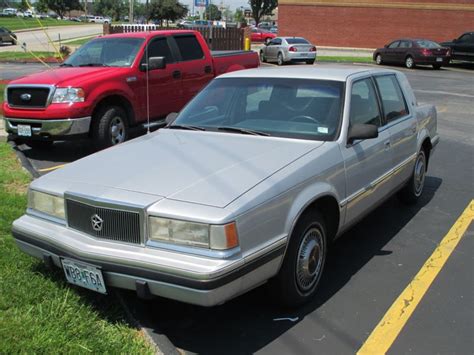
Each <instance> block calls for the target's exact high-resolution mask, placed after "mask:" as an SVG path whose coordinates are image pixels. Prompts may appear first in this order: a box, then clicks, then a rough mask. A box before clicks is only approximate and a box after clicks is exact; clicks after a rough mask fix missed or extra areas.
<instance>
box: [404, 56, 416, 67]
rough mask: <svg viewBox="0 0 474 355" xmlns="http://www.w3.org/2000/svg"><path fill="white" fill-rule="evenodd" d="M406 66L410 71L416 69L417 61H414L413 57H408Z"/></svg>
mask: <svg viewBox="0 0 474 355" xmlns="http://www.w3.org/2000/svg"><path fill="white" fill-rule="evenodd" d="M405 66H406V67H407V68H408V69H413V68H415V66H416V65H415V60H414V59H413V57H411V56H408V57H406V58H405Z"/></svg>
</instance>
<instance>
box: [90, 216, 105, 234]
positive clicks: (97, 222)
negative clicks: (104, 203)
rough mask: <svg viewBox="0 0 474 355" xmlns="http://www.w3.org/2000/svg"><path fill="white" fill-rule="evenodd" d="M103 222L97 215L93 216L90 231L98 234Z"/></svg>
mask: <svg viewBox="0 0 474 355" xmlns="http://www.w3.org/2000/svg"><path fill="white" fill-rule="evenodd" d="M103 222H104V220H103V219H102V218H100V216H99V215H98V214H95V215H93V216H92V217H91V223H92V229H93V230H95V231H97V232H100V231H101V230H102V223H103Z"/></svg>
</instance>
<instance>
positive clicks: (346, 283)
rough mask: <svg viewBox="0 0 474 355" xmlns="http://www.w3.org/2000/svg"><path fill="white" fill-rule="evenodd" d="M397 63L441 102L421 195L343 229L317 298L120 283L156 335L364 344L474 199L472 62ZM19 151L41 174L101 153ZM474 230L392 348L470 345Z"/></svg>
mask: <svg viewBox="0 0 474 355" xmlns="http://www.w3.org/2000/svg"><path fill="white" fill-rule="evenodd" d="M320 65H325V64H320ZM397 69H400V70H402V71H404V72H405V73H406V74H407V76H408V79H409V81H410V83H411V84H412V86H413V88H414V90H415V93H416V95H417V98H418V101H419V102H427V103H434V104H436V105H437V108H438V113H439V114H438V131H439V133H440V135H441V142H440V144H439V145H438V147H437V150H436V152H435V154H434V155H433V157H432V160H430V166H429V171H428V176H427V179H426V191H425V194H424V195H423V197H422V199H421V201H420V203H419V204H418V205H416V206H413V207H406V206H405V205H403V204H401V203H400V202H399V201H398V200H397V199H396V198H392V199H390V200H388V201H387V202H386V203H384V204H383V205H382V206H380V207H379V208H377V210H376V211H374V212H373V213H372V214H370V215H369V216H368V217H366V218H365V219H364V220H363V221H361V223H360V224H358V225H357V226H356V227H354V228H353V229H352V230H350V231H349V232H347V233H346V234H345V235H344V236H342V237H341V238H340V239H339V240H338V241H337V242H336V243H335V244H334V245H333V246H332V249H331V251H330V254H329V257H328V264H327V269H326V271H325V274H324V276H323V278H322V280H321V285H320V290H319V293H318V295H317V297H316V298H315V299H314V301H312V302H311V303H309V304H308V305H306V306H305V307H303V308H301V309H299V310H293V311H291V310H285V309H281V308H279V307H278V306H276V305H274V304H273V303H272V299H273V295H272V294H270V293H269V291H268V289H267V288H266V287H265V286H263V287H259V288H257V289H256V290H254V291H252V292H250V293H248V294H246V295H243V296H241V297H238V298H236V299H234V300H232V301H230V302H228V303H226V304H224V305H222V306H218V307H214V308H202V307H197V306H191V305H187V304H182V303H179V302H174V301H170V300H166V299H155V300H152V301H143V300H140V299H138V298H137V297H136V296H135V294H134V293H132V292H122V294H123V295H124V297H125V299H126V301H127V304H128V305H129V307H130V308H131V310H132V312H133V314H134V315H135V317H136V318H137V319H138V320H139V322H140V323H141V324H142V325H143V326H144V327H145V329H146V330H147V331H148V332H149V334H151V335H152V337H153V338H154V339H155V340H156V341H157V342H158V343H161V344H162V343H163V339H164V338H166V337H167V338H168V339H169V340H170V341H171V343H172V344H174V346H176V347H177V348H178V349H180V351H181V352H184V353H189V354H191V353H203V354H223V353H225V354H232V353H239V354H250V353H261V354H290V353H298V354H315V353H317V354H353V353H355V352H357V351H358V349H360V348H361V346H362V345H363V344H364V342H365V341H366V339H367V338H368V337H369V335H370V334H371V333H372V331H373V330H374V328H376V326H377V324H378V323H379V321H380V320H381V319H382V318H383V317H384V315H385V313H386V312H387V310H388V309H389V308H390V307H391V305H392V304H393V303H394V301H395V300H396V299H397V297H399V295H400V294H401V293H402V291H403V290H404V289H405V288H406V287H407V285H408V284H409V282H410V281H411V280H412V279H413V277H414V276H415V275H416V274H417V273H418V272H419V270H420V268H421V267H422V265H423V264H424V263H425V261H426V260H427V259H428V258H429V257H430V255H432V253H433V251H434V250H435V248H436V247H437V245H438V244H439V243H440V241H441V240H443V238H444V237H445V236H446V235H447V233H448V231H449V230H450V228H451V227H452V226H453V224H454V223H455V222H456V220H457V219H458V218H459V216H460V215H461V213H462V212H463V211H464V210H465V208H466V206H467V205H468V204H469V203H470V202H471V200H472V199H473V197H474V173H473V167H474V154H473V151H474V149H473V148H474V138H473V132H474V119H473V118H474V110H473V106H472V101H473V99H474V72H473V71H469V70H458V69H453V70H439V71H435V70H432V69H428V68H421V69H417V70H410V71H409V70H405V69H403V68H397ZM21 149H22V150H23V152H24V154H25V155H26V156H27V157H28V158H29V159H30V161H31V163H32V164H33V166H34V167H35V168H36V169H37V170H42V171H40V172H41V173H43V174H44V173H47V172H48V171H50V170H51V169H54V168H55V166H56V165H57V164H61V163H67V162H69V161H73V160H75V159H77V158H80V157H82V156H84V155H85V154H88V153H90V152H92V150H91V149H90V147H89V146H88V145H87V144H85V143H79V142H78V143H74V144H66V143H57V144H55V145H54V146H53V147H52V149H51V150H49V151H43V152H42V151H34V150H31V149H29V148H27V147H26V146H22V147H21ZM473 232H474V225H473V224H472V223H471V226H470V228H469V229H468V231H467V232H466V233H465V234H464V236H463V238H462V239H461V241H460V243H459V245H458V246H457V247H456V248H455V249H454V251H453V253H452V255H451V256H450V257H449V259H448V260H447V263H446V265H445V266H444V268H443V269H442V270H441V272H440V274H439V275H438V277H437V278H436V279H435V280H434V282H433V284H432V285H431V287H430V288H429V289H428V291H427V293H426V294H425V295H424V296H423V297H422V299H421V302H420V303H419V304H418V306H417V307H416V309H415V311H414V313H413V314H412V316H411V317H410V318H409V320H408V322H407V324H406V325H405V326H404V327H403V328H402V330H401V333H400V335H399V336H398V337H397V338H396V340H395V342H394V343H393V344H392V345H391V347H390V350H389V352H388V353H389V354H399V353H410V352H411V353H415V354H432V353H441V354H445V353H452V354H466V353H472V351H473V349H474V342H473V337H472V334H474V307H473V305H474V289H473V285H474V279H473V270H474V259H473V255H474V238H473V236H474V235H473ZM404 302H406V304H409V303H410V302H411V299H406V300H405V301H404ZM165 336H166V337H165ZM166 352H167V353H168V352H172V350H170V349H169V348H168V349H167V350H166Z"/></svg>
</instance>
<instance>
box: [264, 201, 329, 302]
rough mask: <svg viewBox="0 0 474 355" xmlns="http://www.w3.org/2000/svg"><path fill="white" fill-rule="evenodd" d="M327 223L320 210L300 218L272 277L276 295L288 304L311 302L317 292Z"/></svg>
mask: <svg viewBox="0 0 474 355" xmlns="http://www.w3.org/2000/svg"><path fill="white" fill-rule="evenodd" d="M326 240H327V239H326V227H325V225H324V219H323V218H322V216H321V215H320V214H319V212H317V211H314V210H311V211H308V212H305V213H304V214H303V215H302V216H301V217H300V219H299V220H298V222H297V224H296V226H295V229H294V230H293V232H292V234H291V238H290V244H289V245H288V248H287V251H286V255H285V259H284V260H283V264H282V266H281V269H280V272H279V273H278V275H277V276H276V277H275V278H274V279H273V280H271V283H270V286H271V287H273V288H274V293H273V294H274V295H278V297H279V302H280V303H281V304H282V305H284V306H287V307H292V308H293V307H297V306H300V305H302V304H304V303H306V302H309V301H310V300H311V299H312V297H313V296H314V295H315V294H316V290H317V287H318V285H319V281H320V279H321V275H322V273H323V270H324V264H325V262H326V254H327V242H326Z"/></svg>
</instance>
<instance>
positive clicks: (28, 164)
mask: <svg viewBox="0 0 474 355" xmlns="http://www.w3.org/2000/svg"><path fill="white" fill-rule="evenodd" d="M8 144H10V146H11V147H12V149H13V150H14V151H15V153H16V156H17V157H18V159H19V160H20V163H21V165H22V166H23V168H24V169H26V171H28V172H29V173H30V175H31V176H32V177H33V179H37V178H39V177H40V176H41V175H40V174H39V173H38V172H37V171H36V170H35V168H34V167H33V165H32V164H31V162H30V160H29V159H28V158H27V157H26V156H25V154H24V153H23V152H22V151H21V149H20V148H18V146H17V145H16V143H15V142H14V141H8Z"/></svg>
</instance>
